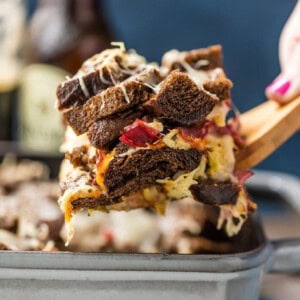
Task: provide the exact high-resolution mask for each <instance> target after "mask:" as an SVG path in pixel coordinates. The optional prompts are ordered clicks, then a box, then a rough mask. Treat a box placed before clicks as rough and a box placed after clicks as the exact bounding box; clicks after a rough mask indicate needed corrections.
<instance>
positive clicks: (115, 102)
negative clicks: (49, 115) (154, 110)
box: [64, 67, 162, 135]
mask: <svg viewBox="0 0 300 300" xmlns="http://www.w3.org/2000/svg"><path fill="white" fill-rule="evenodd" d="M161 79H162V78H161V76H160V73H159V71H158V70H157V69H156V68H154V67H153V68H147V69H146V70H144V71H143V72H141V73H140V74H139V75H137V76H134V77H131V78H129V79H127V80H126V81H124V82H123V83H122V84H121V86H120V85H117V86H113V87H110V88H108V89H107V90H105V91H103V92H102V93H100V94H98V95H96V96H94V97H92V98H90V99H89V100H88V101H87V102H86V103H85V104H84V105H82V106H77V107H74V108H73V109H71V110H69V111H67V112H65V113H64V119H65V121H66V123H67V124H68V125H70V126H71V127H72V128H73V130H74V131H75V133H76V134H78V135H79V134H83V133H85V132H87V131H88V129H89V128H90V127H91V126H92V125H93V123H94V122H96V121H98V120H100V119H102V118H104V117H107V116H109V115H112V114H115V113H118V112H121V111H124V110H127V109H129V108H131V107H133V106H136V105H137V104H139V103H142V102H146V101H148V100H149V99H150V98H151V96H152V94H153V89H152V88H151V87H149V86H148V84H147V83H148V82H149V81H150V82H151V84H158V83H159V82H160V81H161Z"/></svg>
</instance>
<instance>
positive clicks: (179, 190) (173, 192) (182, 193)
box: [156, 156, 207, 200]
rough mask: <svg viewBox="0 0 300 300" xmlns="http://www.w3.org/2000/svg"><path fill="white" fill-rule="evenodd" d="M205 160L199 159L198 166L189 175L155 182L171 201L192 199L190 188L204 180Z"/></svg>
mask: <svg viewBox="0 0 300 300" xmlns="http://www.w3.org/2000/svg"><path fill="white" fill-rule="evenodd" d="M206 163H207V159H206V157H205V156H202V157H201V161H200V164H199V166H198V167H197V168H196V169H194V170H193V171H191V172H189V173H184V174H181V175H179V176H178V177H177V178H175V179H159V180H157V181H156V182H157V183H160V184H162V185H163V188H164V191H165V192H166V193H167V197H168V198H169V199H172V200H178V199H183V198H187V197H192V194H191V191H190V189H189V188H190V186H191V185H193V184H196V183H197V181H196V180H197V179H200V178H201V179H205V178H206V175H205V168H206Z"/></svg>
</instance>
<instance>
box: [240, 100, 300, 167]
mask: <svg viewBox="0 0 300 300" xmlns="http://www.w3.org/2000/svg"><path fill="white" fill-rule="evenodd" d="M240 120H241V134H242V135H243V136H245V138H246V145H245V147H243V148H242V149H240V150H239V151H238V152H237V154H236V169H237V170H246V169H250V168H253V167H255V166H256V165H257V164H258V163H260V162H261V161H262V160H264V159H265V158H266V157H268V156H269V155H270V154H272V152H274V151H275V150H276V149H277V148H278V147H279V146H281V145H282V144H283V143H284V142H285V141H286V140H287V139H288V138H290V137H291V136H292V135H293V134H294V133H296V132H297V131H298V130H299V129H300V97H299V98H297V99H295V100H294V101H292V102H291V103H288V104H286V105H283V106H280V105H279V104H278V103H276V102H274V101H266V102H264V103H262V104H261V105H258V106H256V107H255V108H253V109H251V110H249V111H247V112H245V113H243V114H241V115H240Z"/></svg>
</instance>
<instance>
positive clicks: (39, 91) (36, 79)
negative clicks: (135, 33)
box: [18, 0, 110, 153]
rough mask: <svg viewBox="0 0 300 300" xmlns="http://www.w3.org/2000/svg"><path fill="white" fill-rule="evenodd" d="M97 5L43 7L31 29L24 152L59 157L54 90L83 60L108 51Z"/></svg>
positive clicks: (49, 1) (54, 2)
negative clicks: (44, 153)
mask: <svg viewBox="0 0 300 300" xmlns="http://www.w3.org/2000/svg"><path fill="white" fill-rule="evenodd" d="M99 5H100V4H99V1H95V0H66V1H62V0H42V1H40V2H39V5H38V8H37V10H36V11H35V13H34V15H33V17H32V19H31V22H30V24H29V31H28V38H27V41H28V44H27V49H26V57H27V66H26V68H24V72H23V76H22V79H21V81H20V92H19V105H18V114H19V139H20V144H21V146H22V147H23V148H25V149H26V150H30V151H37V152H47V153H55V152H58V149H59V145H60V143H61V140H62V138H63V133H64V128H63V125H62V121H61V119H60V114H59V113H58V112H57V110H56V109H55V108H54V103H55V98H56V95H55V93H56V87H57V85H58V84H59V83H60V82H62V81H64V80H65V77H66V76H68V75H70V74H73V73H75V72H76V71H77V70H78V69H79V68H80V66H81V64H82V62H83V61H84V60H86V59H87V58H88V57H90V56H91V55H93V54H95V53H97V52H99V51H101V50H103V49H104V48H106V47H108V46H109V42H110V35H109V32H108V29H107V26H106V23H105V20H104V16H103V15H102V13H101V9H100V6H99Z"/></svg>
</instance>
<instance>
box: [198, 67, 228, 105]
mask: <svg viewBox="0 0 300 300" xmlns="http://www.w3.org/2000/svg"><path fill="white" fill-rule="evenodd" d="M232 85H233V84H232V81H231V80H230V79H228V78H227V77H226V75H225V74H224V72H223V71H222V70H220V72H219V74H218V75H216V76H215V78H213V80H208V81H206V82H204V83H203V88H204V89H205V90H206V91H208V92H210V93H211V94H214V95H216V96H217V97H218V98H219V99H220V100H227V99H230V98H231V92H230V91H231V88H232Z"/></svg>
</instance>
